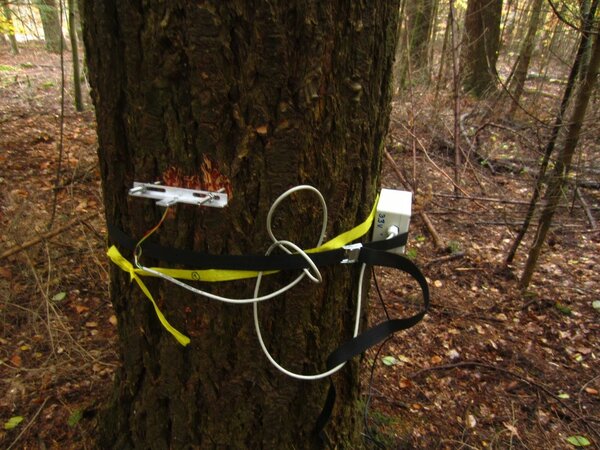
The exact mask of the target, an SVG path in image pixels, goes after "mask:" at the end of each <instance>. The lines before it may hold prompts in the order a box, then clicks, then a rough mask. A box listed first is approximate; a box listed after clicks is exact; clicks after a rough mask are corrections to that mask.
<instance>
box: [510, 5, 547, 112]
mask: <svg viewBox="0 0 600 450" xmlns="http://www.w3.org/2000/svg"><path fill="white" fill-rule="evenodd" d="M543 3H544V0H534V1H533V5H532V7H531V17H530V18H529V27H528V28H527V34H526V35H525V40H524V41H523V44H522V46H521V51H520V52H519V57H518V58H517V63H516V67H515V70H514V72H513V78H512V80H511V86H510V88H511V90H512V92H513V94H512V101H513V104H512V106H511V110H510V113H509V114H510V115H511V116H512V115H513V114H514V113H515V110H516V108H517V105H518V104H519V100H520V99H521V95H522V94H523V89H524V88H525V80H526V79H527V72H528V70H529V63H530V61H531V55H533V48H534V44H535V34H536V33H537V31H538V28H539V24H540V16H541V12H542V5H543Z"/></svg>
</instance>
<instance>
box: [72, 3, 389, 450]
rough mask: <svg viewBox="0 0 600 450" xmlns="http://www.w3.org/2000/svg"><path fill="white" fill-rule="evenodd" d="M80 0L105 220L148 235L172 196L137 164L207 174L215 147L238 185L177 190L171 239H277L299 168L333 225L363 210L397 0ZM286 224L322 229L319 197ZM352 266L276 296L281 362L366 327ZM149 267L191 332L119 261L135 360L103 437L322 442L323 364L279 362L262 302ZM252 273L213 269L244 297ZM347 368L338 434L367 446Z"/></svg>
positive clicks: (301, 233)
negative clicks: (220, 299) (142, 185)
mask: <svg viewBox="0 0 600 450" xmlns="http://www.w3.org/2000/svg"><path fill="white" fill-rule="evenodd" d="M83 11H84V12H83V21H84V38H85V39H84V40H85V45H86V55H87V61H88V64H89V73H90V84H91V86H92V97H93V100H94V104H95V107H96V117H97V125H98V138H99V150H98V154H99V159H100V167H101V175H102V181H103V191H104V202H105V209H106V220H107V221H108V222H109V223H111V224H115V225H117V226H119V227H120V228H121V229H122V230H124V231H125V232H126V233H128V234H129V235H131V236H135V237H138V238H139V237H141V235H142V234H143V233H144V232H145V231H146V230H148V229H149V228H150V227H152V226H153V225H154V224H155V223H156V222H157V221H158V219H159V217H160V214H161V211H160V209H159V208H158V207H156V206H155V205H154V204H153V202H152V201H149V200H148V201H144V200H140V199H131V198H128V196H127V191H128V188H130V187H131V185H132V182H133V181H134V180H135V181H154V180H160V179H161V178H163V177H164V175H165V173H166V172H169V173H171V174H173V173H176V174H178V175H177V176H179V177H180V178H181V179H183V178H185V177H187V179H188V180H190V179H194V177H197V178H201V175H202V169H204V170H205V169H206V167H207V164H208V163H209V164H211V165H212V167H213V168H217V167H218V170H219V171H220V173H221V174H222V175H223V176H224V177H227V179H228V180H229V182H230V183H231V187H232V194H233V197H232V200H231V201H230V203H229V205H228V206H227V207H226V208H225V209H222V210H218V209H212V208H201V207H194V206H178V207H176V209H175V215H174V216H172V217H169V218H168V219H167V220H166V222H165V223H164V224H163V226H162V227H161V228H160V230H159V231H158V233H157V234H156V235H155V236H156V237H155V236H153V237H152V239H154V240H155V241H156V242H159V243H161V244H162V245H165V246H171V247H178V248H185V249H195V250H200V251H206V252H210V253H213V254H247V253H261V252H263V251H264V250H265V249H266V248H267V247H268V245H269V239H268V236H267V233H266V231H265V217H266V214H267V210H268V208H269V206H270V204H271V202H272V201H273V200H274V199H275V198H276V197H277V196H278V195H279V194H281V193H282V192H283V191H284V190H285V189H287V188H289V187H291V186H293V185H296V184H300V183H308V184H312V185H314V186H316V187H318V188H319V189H320V190H321V192H322V193H323V194H324V196H325V198H326V199H327V201H328V204H329V207H330V211H329V219H330V226H329V228H328V234H329V237H332V236H334V235H336V234H338V233H339V232H342V231H344V230H347V229H349V228H351V227H352V226H353V225H355V224H357V223H358V222H359V221H362V220H363V219H364V218H365V217H366V215H367V214H368V211H369V209H370V207H371V206H372V203H373V200H374V194H375V189H376V186H377V184H378V176H379V175H378V174H379V171H380V165H381V155H382V150H383V143H384V136H385V132H386V129H387V124H388V117H389V101H390V79H391V67H392V60H393V55H394V50H395V45H396V37H397V36H396V34H397V19H398V2H394V1H392V2H388V1H384V0H378V1H373V2H368V3H359V2H346V1H332V2H320V1H317V0H311V1H304V2H293V1H292V2H288V1H280V2H268V3H267V2H264V3H263V2H256V3H255V2H247V1H230V2H221V1H216V0H215V1H205V2H198V3H197V2H185V1H181V0H180V1H171V2H160V3H159V2H153V3H144V4H143V5H142V4H141V2H120V1H117V0H107V1H102V2H85V6H84V9H83ZM197 178H196V179H197ZM275 227H276V229H275V233H276V234H277V236H279V237H281V238H285V239H290V240H292V241H294V242H296V243H297V244H298V245H300V246H302V247H305V248H306V247H311V246H314V244H315V240H316V235H317V234H318V229H319V227H320V211H319V209H318V203H317V202H315V200H314V198H311V197H310V196H308V195H298V196H296V197H294V198H293V199H292V200H290V201H288V202H286V203H285V204H284V205H282V206H281V208H280V212H278V214H277V217H276V221H275ZM124 254H125V255H126V256H128V257H131V254H130V253H127V252H124ZM146 262H147V263H148V264H151V265H157V266H161V265H165V264H164V263H163V264H161V262H160V261H154V262H152V261H150V262H148V261H146ZM294 275H295V274H294ZM355 275H356V268H352V267H341V266H340V267H334V268H330V269H327V270H324V278H325V280H324V281H325V282H324V283H323V284H321V285H314V284H309V283H306V284H303V285H302V287H301V288H300V289H296V290H293V291H292V292H291V293H290V295H286V296H285V298H281V299H277V300H274V301H269V302H266V303H267V304H265V305H262V306H261V315H262V326H263V327H264V333H265V334H266V335H267V336H268V342H267V345H268V346H269V348H270V349H271V351H272V352H273V353H274V354H275V355H276V357H277V358H278V359H279V360H281V361H282V363H283V364H284V365H286V366H289V367H290V368H291V369H293V370H296V371H300V372H304V373H315V372H319V371H322V370H323V369H324V360H325V358H326V356H327V354H328V353H329V352H330V351H332V350H333V349H334V348H335V347H336V346H337V345H338V344H339V343H340V342H342V341H343V340H345V339H347V338H349V337H350V335H351V324H352V320H353V304H354V295H355V291H356V282H355V280H356V276H355ZM281 277H283V276H275V280H272V281H271V283H276V282H278V280H279V278H281ZM283 278H284V279H287V277H283ZM145 280H148V279H145ZM147 284H148V286H149V288H150V289H151V290H152V291H153V292H154V293H155V294H156V295H155V296H156V297H157V298H158V299H160V305H161V308H162V310H163V312H164V313H165V315H166V316H167V318H168V319H169V321H170V322H171V323H172V324H173V325H174V326H175V327H176V328H178V329H179V330H181V331H182V332H184V333H186V334H187V335H188V336H190V337H191V343H190V345H188V346H187V347H183V346H180V345H179V344H178V343H177V342H176V341H175V340H174V339H173V337H172V336H171V335H170V334H168V333H166V332H165V331H164V330H163V329H162V328H161V326H160V324H159V322H158V320H157V319H156V317H155V314H154V312H153V309H152V306H151V305H150V303H149V302H148V300H147V299H146V298H145V297H144V296H143V295H142V294H141V293H140V291H139V289H137V287H136V286H135V285H132V284H131V283H130V279H129V274H128V273H125V272H123V271H121V270H120V269H118V268H116V267H112V270H111V301H112V303H113V306H114V309H115V313H116V315H117V317H118V333H119V339H120V344H121V357H122V367H121V369H120V370H119V371H118V373H117V376H116V381H115V389H114V395H113V397H112V399H111V400H110V404H109V406H108V408H107V411H106V412H105V413H104V414H103V415H102V418H101V425H100V433H99V435H100V436H99V445H100V447H101V448H129V447H140V448H165V449H166V448H173V449H177V448H203V449H204V448H292V447H294V448H318V447H319V446H320V444H319V442H318V440H317V439H316V438H315V436H314V432H313V430H314V424H315V419H316V417H317V416H318V414H319V412H320V410H321V407H322V406H323V402H324V399H325V392H326V388H327V383H326V382H323V381H321V382H300V381H296V380H293V379H291V378H288V377H285V376H283V375H281V374H280V373H279V372H277V371H275V370H274V369H273V368H272V367H271V366H270V365H269V363H268V362H267V360H266V358H265V357H264V356H263V355H262V353H261V351H260V348H259V346H258V343H257V341H256V337H255V335H254V329H253V325H252V313H251V307H250V306H248V305H246V306H238V305H233V306H232V305H224V304H221V303H216V302H212V301H208V300H205V299H203V298H200V297H197V296H193V295H191V294H188V293H187V292H186V291H182V290H181V289H179V288H176V287H173V286H171V285H169V284H168V283H165V282H163V281H156V280H154V281H148V283H147ZM252 285H253V283H252V282H250V283H245V282H234V283H221V284H218V285H211V286H208V287H207V286H206V285H204V286H203V287H205V288H208V289H210V290H211V291H213V292H218V293H221V294H225V295H230V296H233V297H248V296H251V294H252ZM267 289H268V287H265V290H267ZM336 386H337V387H338V402H337V406H336V408H335V409H334V414H333V420H332V422H331V424H330V426H328V428H327V434H328V438H329V439H330V441H331V443H332V444H336V445H338V446H339V447H343V448H356V446H360V442H359V439H360V431H361V426H360V420H359V417H358V412H359V411H357V408H356V406H357V399H358V363H357V362H356V361H354V362H353V363H352V364H349V365H348V366H347V367H345V368H344V370H343V371H342V372H340V373H339V374H338V375H336Z"/></svg>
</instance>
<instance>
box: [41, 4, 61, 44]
mask: <svg viewBox="0 0 600 450" xmlns="http://www.w3.org/2000/svg"><path fill="white" fill-rule="evenodd" d="M58 1H62V0H58ZM35 4H36V6H37V7H38V10H39V11H40V17H41V19H42V28H43V29H44V40H45V42H46V50H48V51H49V52H52V53H60V51H61V49H64V48H65V44H64V37H63V34H62V30H61V29H60V18H59V16H58V8H57V7H56V1H55V0H35ZM61 41H62V42H61Z"/></svg>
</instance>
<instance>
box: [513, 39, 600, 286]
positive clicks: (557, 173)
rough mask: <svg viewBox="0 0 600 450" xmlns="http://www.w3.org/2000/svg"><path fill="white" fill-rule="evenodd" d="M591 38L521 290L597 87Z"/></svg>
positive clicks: (598, 58) (597, 42)
mask: <svg viewBox="0 0 600 450" xmlns="http://www.w3.org/2000/svg"><path fill="white" fill-rule="evenodd" d="M592 39H593V41H594V45H593V47H592V53H591V57H590V61H589V66H588V67H587V71H586V74H585V78H584V80H583V83H582V84H581V87H580V88H579V91H578V93H577V97H576V99H575V104H574V105H573V111H572V113H571V120H570V122H569V124H568V126H567V127H566V135H565V139H564V144H563V146H562V147H561V149H560V152H559V155H558V157H557V159H556V164H555V166H554V170H553V171H552V176H551V178H550V180H549V182H548V189H547V190H546V195H545V200H546V202H545V205H544V208H543V210H542V214H541V216H540V219H539V222H538V228H537V231H536V236H535V239H534V242H533V245H532V246H531V249H530V250H529V255H528V257H527V263H526V264H525V268H524V270H523V275H522V276H521V279H520V282H519V286H520V288H521V289H526V288H527V287H528V286H529V283H530V282H531V278H532V276H533V272H534V270H535V267H536V265H537V260H538V258H539V256H540V253H541V251H542V248H543V246H544V243H545V241H546V236H547V234H548V231H549V230H550V226H551V225H552V218H553V217H554V213H555V212H556V208H557V206H558V204H559V202H560V200H561V198H562V196H563V192H564V188H565V186H566V182H567V177H568V175H569V172H570V170H571V162H572V160H573V155H574V154H575V149H576V148H577V143H578V142H579V134H580V132H581V127H582V125H583V120H584V118H585V113H586V110H587V107H588V104H589V101H590V97H591V96H592V94H593V91H594V87H595V85H596V80H597V75H598V69H599V68H600V39H599V38H598V35H596V36H595V39H594V38H592Z"/></svg>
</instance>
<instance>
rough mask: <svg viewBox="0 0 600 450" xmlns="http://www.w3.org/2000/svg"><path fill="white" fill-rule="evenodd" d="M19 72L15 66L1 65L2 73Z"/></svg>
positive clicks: (0, 70)
mask: <svg viewBox="0 0 600 450" xmlns="http://www.w3.org/2000/svg"><path fill="white" fill-rule="evenodd" d="M15 70H17V68H16V67H15V66H8V65H6V64H0V72H14V71H15Z"/></svg>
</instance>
